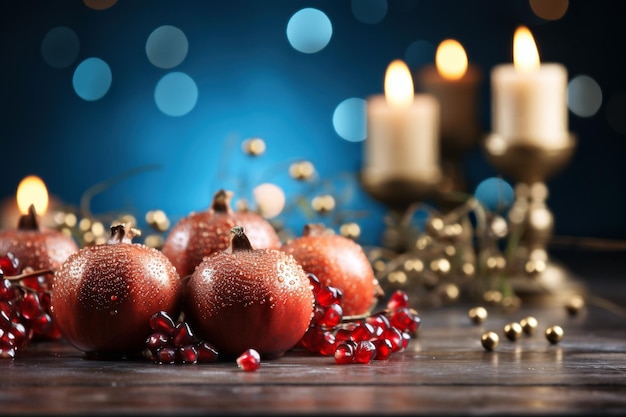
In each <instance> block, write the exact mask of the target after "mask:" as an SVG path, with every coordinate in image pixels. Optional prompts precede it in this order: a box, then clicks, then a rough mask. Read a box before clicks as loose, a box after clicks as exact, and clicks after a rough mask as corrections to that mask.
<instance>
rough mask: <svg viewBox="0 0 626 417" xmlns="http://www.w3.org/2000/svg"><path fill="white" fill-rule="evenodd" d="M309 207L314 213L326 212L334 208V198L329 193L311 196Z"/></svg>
mask: <svg viewBox="0 0 626 417" xmlns="http://www.w3.org/2000/svg"><path fill="white" fill-rule="evenodd" d="M311 207H312V208H313V210H314V211H315V212H316V213H319V214H328V213H330V212H331V211H333V210H334V209H335V198H334V197H333V196H332V195H330V194H323V195H319V196H316V197H313V200H311Z"/></svg>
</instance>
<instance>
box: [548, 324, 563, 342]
mask: <svg viewBox="0 0 626 417" xmlns="http://www.w3.org/2000/svg"><path fill="white" fill-rule="evenodd" d="M546 338H547V339H548V341H549V342H550V343H552V344H553V345H555V344H557V343H559V342H560V341H561V339H563V328H562V327H561V326H550V327H548V328H547V329H546Z"/></svg>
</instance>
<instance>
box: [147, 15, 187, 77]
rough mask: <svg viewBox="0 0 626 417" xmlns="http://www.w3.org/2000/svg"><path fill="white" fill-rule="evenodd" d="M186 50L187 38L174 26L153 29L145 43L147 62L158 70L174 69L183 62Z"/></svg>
mask: <svg viewBox="0 0 626 417" xmlns="http://www.w3.org/2000/svg"><path fill="white" fill-rule="evenodd" d="M188 50H189V43H188V41H187V37H186V36H185V34H184V33H183V31H182V30H180V29H179V28H177V27H174V26H169V25H164V26H161V27H159V28H157V29H155V30H154V31H153V32H152V33H151V34H150V36H148V40H147V41H146V55H147V56H148V60H150V62H151V63H152V65H154V66H156V67H159V68H164V69H170V68H174V67H175V66H177V65H178V64H180V63H181V62H183V60H184V59H185V57H186V56H187V51H188Z"/></svg>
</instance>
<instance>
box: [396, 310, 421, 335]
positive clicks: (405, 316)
mask: <svg viewBox="0 0 626 417" xmlns="http://www.w3.org/2000/svg"><path fill="white" fill-rule="evenodd" d="M420 320H421V319H420V318H419V316H418V315H417V314H416V313H415V312H414V310H411V309H410V308H407V307H399V308H397V309H396V310H395V311H394V312H393V314H392V315H391V319H390V320H389V321H390V322H391V325H392V326H393V327H396V328H397V329H398V330H400V331H403V332H404V331H408V332H409V333H415V332H417V328H418V327H419V324H420Z"/></svg>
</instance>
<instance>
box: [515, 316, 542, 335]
mask: <svg viewBox="0 0 626 417" xmlns="http://www.w3.org/2000/svg"><path fill="white" fill-rule="evenodd" d="M519 324H520V326H522V330H523V331H524V333H525V334H527V335H529V336H530V335H532V334H533V333H535V329H536V328H537V324H538V323H537V319H536V318H534V317H533V316H528V317H524V318H523V319H521V320H520V321H519Z"/></svg>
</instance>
